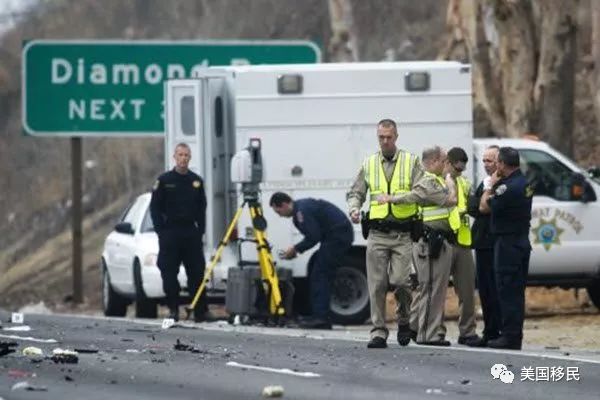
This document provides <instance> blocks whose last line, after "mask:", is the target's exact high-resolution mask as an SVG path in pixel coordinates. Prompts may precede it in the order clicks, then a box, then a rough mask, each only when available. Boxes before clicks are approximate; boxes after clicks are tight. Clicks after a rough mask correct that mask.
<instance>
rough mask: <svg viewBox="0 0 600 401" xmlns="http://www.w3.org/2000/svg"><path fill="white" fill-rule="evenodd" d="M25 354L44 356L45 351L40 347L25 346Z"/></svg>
mask: <svg viewBox="0 0 600 401" xmlns="http://www.w3.org/2000/svg"><path fill="white" fill-rule="evenodd" d="M23 355H25V356H43V355H44V351H42V349H41V348H38V347H26V348H23Z"/></svg>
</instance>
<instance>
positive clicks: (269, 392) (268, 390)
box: [262, 385, 283, 398]
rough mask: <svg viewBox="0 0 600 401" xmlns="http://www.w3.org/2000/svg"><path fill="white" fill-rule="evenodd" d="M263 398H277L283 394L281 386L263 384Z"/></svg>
mask: <svg viewBox="0 0 600 401" xmlns="http://www.w3.org/2000/svg"><path fill="white" fill-rule="evenodd" d="M262 396H263V397H265V398H279V397H282V396H283V386H273V385H271V386H265V387H264V388H263V391H262Z"/></svg>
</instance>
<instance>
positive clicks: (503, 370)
mask: <svg viewBox="0 0 600 401" xmlns="http://www.w3.org/2000/svg"><path fill="white" fill-rule="evenodd" d="M490 373H491V374H492V377H493V378H494V380H496V379H500V381H501V382H502V383H506V384H511V383H512V382H513V380H515V375H514V374H513V372H511V371H510V370H508V368H507V367H506V365H503V364H501V363H497V364H495V365H494V366H492V369H490Z"/></svg>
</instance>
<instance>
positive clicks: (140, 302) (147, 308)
mask: <svg viewBox="0 0 600 401" xmlns="http://www.w3.org/2000/svg"><path fill="white" fill-rule="evenodd" d="M133 283H134V286H135V317H140V318H147V319H156V317H157V316H158V314H157V308H158V305H157V302H156V301H155V300H154V299H151V298H148V297H147V296H146V293H145V292H144V286H143V285H142V266H141V265H140V261H139V260H137V259H136V260H135V262H133Z"/></svg>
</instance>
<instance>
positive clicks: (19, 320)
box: [10, 312, 25, 324]
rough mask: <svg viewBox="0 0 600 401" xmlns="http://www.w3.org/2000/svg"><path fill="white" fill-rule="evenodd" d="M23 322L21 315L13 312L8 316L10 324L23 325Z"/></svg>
mask: <svg viewBox="0 0 600 401" xmlns="http://www.w3.org/2000/svg"><path fill="white" fill-rule="evenodd" d="M24 321H25V316H24V315H23V314H22V313H18V312H13V313H12V314H11V315H10V322H11V323H16V324H23V322H24Z"/></svg>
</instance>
